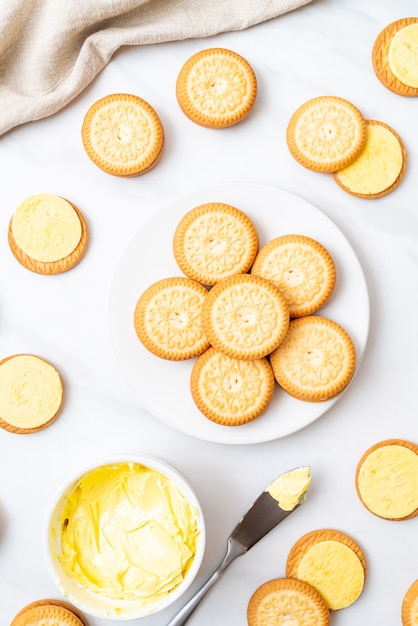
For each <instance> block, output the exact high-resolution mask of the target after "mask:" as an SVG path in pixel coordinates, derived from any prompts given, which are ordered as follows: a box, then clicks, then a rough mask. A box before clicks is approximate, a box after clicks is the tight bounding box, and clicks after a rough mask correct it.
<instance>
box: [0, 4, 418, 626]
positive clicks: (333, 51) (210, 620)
mask: <svg viewBox="0 0 418 626" xmlns="http://www.w3.org/2000/svg"><path fill="white" fill-rule="evenodd" d="M414 14H416V2H415V0H398V1H397V2H396V3H394V2H392V1H391V0H382V1H380V2H377V1H374V2H367V3H366V2H364V1H363V0H334V1H332V0H313V2H312V3H310V4H309V5H307V6H305V7H303V8H301V9H299V10H297V11H295V12H292V13H288V14H286V15H284V16H282V17H280V18H278V19H276V20H272V21H270V22H268V23H265V24H261V25H258V26H256V27H253V28H251V29H249V30H247V31H243V32H235V33H227V34H222V35H220V36H217V37H213V38H211V39H209V40H204V41H202V40H200V41H199V40H191V41H183V42H175V43H168V44H159V45H155V46H147V47H143V48H135V49H123V50H121V51H120V52H119V53H118V54H116V56H115V57H114V59H113V60H112V61H111V63H110V64H109V66H108V67H107V68H106V69H105V70H104V71H103V72H102V73H101V75H100V76H99V77H98V78H97V79H96V80H95V82H94V83H93V84H92V85H91V86H90V87H89V88H88V89H87V90H86V91H85V92H84V93H83V94H82V95H81V96H80V97H78V98H77V100H76V101H74V102H73V103H72V104H70V105H69V106H68V107H66V108H65V110H63V111H61V112H60V113H58V114H57V115H55V116H54V117H52V118H50V119H46V120H43V121H39V122H36V123H33V124H29V125H26V126H24V127H21V128H18V129H16V130H14V131H12V132H10V133H9V134H7V135H5V136H4V137H2V138H1V139H0V163H1V173H2V182H1V192H0V193H1V203H0V204H1V210H0V231H1V232H2V233H3V236H2V239H1V241H0V267H1V271H0V350H1V353H0V356H1V357H2V358H3V357H5V356H9V355H11V354H15V353H19V352H28V353H34V354H38V355H39V356H42V357H44V358H46V359H48V360H50V361H51V362H52V363H54V365H55V366H56V367H57V368H58V369H59V371H60V372H61V374H62V376H63V379H64V383H65V389H66V397H65V405H64V408H63V411H62V413H61V415H60V416H59V418H58V419H57V420H56V422H55V423H54V424H53V425H51V426H50V427H49V428H47V429H46V430H44V431H41V432H39V433H36V434H32V435H25V436H20V435H13V434H10V433H8V432H6V431H3V430H2V431H1V432H0V471H1V480H0V600H1V602H0V605H1V609H0V614H1V619H0V622H1V624H9V623H10V621H11V619H12V618H13V616H14V615H15V614H16V613H17V612H18V611H19V610H20V609H21V608H22V607H23V606H24V605H26V604H27V603H29V602H32V601H34V600H37V599H42V598H48V597H55V598H60V597H61V595H60V592H59V591H58V589H57V588H56V587H55V585H54V583H53V582H52V581H51V579H50V577H49V574H48V572H47V569H46V566H45V562H44V557H43V546H42V542H43V528H44V522H45V515H46V510H47V507H48V505H49V503H50V501H51V498H52V496H53V494H54V493H55V491H56V489H57V487H58V486H59V485H60V483H61V482H62V481H63V480H64V479H66V477H67V476H68V474H69V473H73V472H74V471H75V470H77V468H78V467H79V466H81V465H83V463H85V462H87V461H90V460H91V459H92V458H97V457H100V456H102V455H104V454H108V453H118V452H121V453H122V452H123V453H125V452H147V453H151V454H153V455H155V456H159V457H160V458H162V459H164V460H166V461H168V462H169V463H171V464H172V465H174V466H175V467H176V468H177V469H178V470H180V471H181V472H182V473H183V474H184V475H185V476H186V478H187V479H188V480H189V482H190V483H191V484H192V486H193V487H194V488H195V490H196V492H197V494H198V496H199V498H200V500H201V503H202V507H203V510H204V513H205V517H206V523H207V534H208V543H207V552H206V556H205V559H204V563H203V566H202V568H201V571H200V574H199V578H198V580H197V583H196V584H198V583H199V582H201V581H203V579H204V578H205V576H206V575H207V574H208V573H209V572H210V571H211V569H212V568H213V567H214V566H215V565H216V564H217V563H218V561H219V560H220V558H221V557H222V556H223V552H224V548H225V544H226V539H227V536H228V534H229V532H230V530H231V529H232V528H233V526H234V525H235V523H236V522H237V521H238V519H239V518H240V516H241V514H242V513H243V512H244V511H245V510H246V508H247V507H248V505H249V504H250V503H251V502H252V500H253V499H254V498H255V497H256V496H257V495H258V493H259V492H260V491H262V490H263V489H264V487H265V486H266V485H267V484H268V483H269V482H270V481H271V479H272V478H274V477H275V476H276V475H277V474H278V473H280V472H282V471H284V470H286V469H288V468H291V467H295V466H297V465H299V464H309V465H311V467H312V475H313V483H312V488H311V492H310V496H309V498H308V500H307V502H306V503H305V504H304V506H303V508H302V509H300V510H299V511H298V512H297V513H295V514H294V516H292V517H290V518H289V519H288V520H287V521H286V522H284V524H283V525H282V526H281V527H278V528H277V529H275V530H274V531H273V532H272V533H271V534H270V535H269V536H267V537H266V538H265V539H263V540H262V541H261V542H260V543H259V544H258V545H257V546H255V547H254V548H253V549H252V550H251V551H250V552H249V553H248V554H247V555H245V556H243V557H241V558H240V559H238V560H237V561H236V562H235V563H233V564H232V565H231V567H230V568H229V570H227V572H226V573H225V574H224V576H223V579H222V580H221V581H220V582H219V583H218V584H217V586H216V587H215V588H214V589H212V591H211V592H210V594H209V595H208V596H207V597H206V599H205V600H204V602H203V603H202V604H201V605H200V607H199V609H198V610H197V612H196V613H195V614H194V616H193V617H192V618H191V619H190V622H189V623H190V624H191V625H192V624H193V625H197V624H199V626H213V625H214V624H227V625H228V626H242V624H244V623H246V607H247V602H248V599H249V597H250V595H251V594H252V592H253V591H254V590H255V588H256V587H257V586H258V585H260V584H261V583H263V582H264V581H266V580H268V579H269V578H273V577H277V576H283V575H284V572H285V562H286V557H287V554H288V552H289V550H290V548H291V546H292V545H293V543H294V542H295V541H296V539H298V538H299V537H300V536H301V535H302V534H304V533H305V532H308V531H310V530H313V529H315V528H336V529H339V530H342V531H343V532H346V533H348V534H350V535H351V536H352V537H353V538H355V539H356V540H357V541H358V542H359V544H360V545H361V546H362V548H363V550H364V552H365V555H366V558H367V563H368V576H367V580H366V585H365V588H364V591H363V593H362V595H361V596H360V598H359V599H358V601H357V602H356V603H355V604H353V605H352V606H351V607H349V608H347V609H344V610H342V611H340V612H338V613H334V614H332V615H331V624H332V625H333V626H348V625H349V626H352V624H379V625H380V626H394V625H395V624H400V607H401V602H402V598H403V595H404V593H405V592H406V590H407V588H408V587H409V585H410V584H411V583H412V582H413V581H414V580H415V579H416V578H418V565H417V564H418V541H417V530H418V525H417V524H418V522H417V520H410V521H406V522H400V523H394V522H388V521H383V520H379V519H378V518H376V517H374V516H372V515H371V514H370V513H368V512H367V511H366V510H365V509H364V508H363V506H362V505H361V504H360V502H359V500H358V498H357V496H356V492H355V487H354V474H355V468H356V465H357V462H358V460H359V458H360V456H361V455H362V453H363V452H364V451H365V450H366V449H367V448H368V447H369V446H370V445H371V444H373V443H375V442H377V441H380V440H382V439H386V438H405V439H409V440H412V441H415V442H418V430H417V425H416V424H417V421H416V420H417V417H416V416H417V410H416V381H417V378H418V361H417V358H416V353H417V345H416V342H417V334H416V311H417V307H418V281H417V276H418V255H417V237H418V208H417V180H418V149H417V141H416V138H417V136H418V116H417V114H416V106H417V103H416V100H415V99H413V98H410V99H407V98H402V97H400V96H396V95H395V94H393V93H391V92H389V91H387V90H386V89H385V88H384V87H383V86H382V85H381V84H380V83H379V81H378V80H377V78H376V77H375V75H374V72H373V69H372V65H371V49H372V45H373V42H374V39H375V37H376V36H377V34H378V33H379V32H380V30H381V29H382V28H383V27H384V26H385V25H386V24H388V23H389V22H391V21H393V20H395V19H397V18H401V17H406V16H411V15H414ZM214 45H216V46H218V45H219V46H224V47H229V48H231V49H234V50H236V51H237V52H239V53H241V54H242V55H243V56H245V57H246V58H247V59H248V60H249V61H250V62H251V64H252V66H253V68H254V70H255V72H256V74H257V78H258V98H257V102H256V106H255V108H254V110H253V112H252V113H251V115H250V116H249V117H248V118H247V119H246V121H245V122H243V123H241V124H239V125H237V126H235V127H232V128H230V129H225V130H222V131H211V130H207V129H203V128H200V127H198V126H196V125H194V124H193V123H191V122H190V121H189V120H187V119H186V118H185V117H184V115H183V114H182V112H181V111H180V109H179V107H178V105H177V102H176V99H175V93H174V86H175V80H176V76H177V73H178V71H179V69H180V67H181V65H182V64H183V62H184V61H185V60H186V59H187V58H188V57H189V56H190V55H191V54H192V53H194V52H195V51H197V50H199V49H202V48H205V47H209V46H214ZM117 91H125V92H132V93H136V94H138V95H140V96H141V97H143V98H145V99H146V100H148V101H149V102H150V103H151V104H152V105H153V106H154V107H155V108H156V110H157V111H158V112H159V114H160V117H161V119H162V122H163V124H164V128H165V133H166V145H165V150H164V154H163V156H162V158H161V161H160V162H159V163H158V165H157V166H156V167H155V168H154V169H153V170H151V171H150V172H149V173H147V174H145V175H144V176H141V177H138V178H134V179H128V180H123V179H118V178H114V177H111V176H108V175H106V174H104V173H103V172H101V171H100V170H98V169H97V168H96V167H95V166H94V165H93V164H92V163H91V162H90V161H89V160H88V158H87V157H86V155H85V153H84V151H83V148H82V145H81V139H80V126H81V122H82V119H83V116H84V114H85V112H86V110H87V108H88V107H89V106H90V104H91V103H92V102H93V101H95V100H96V99H98V98H99V97H101V96H103V95H105V94H107V93H110V92H117ZM330 93H332V94H335V95H339V96H342V97H345V98H347V99H349V100H351V101H352V102H353V103H354V104H356V105H357V106H358V107H359V108H360V109H361V110H362V112H363V113H364V115H365V117H367V118H375V119H379V120H382V121H384V122H386V123H388V124H390V125H391V126H392V127H393V128H395V130H397V132H398V133H399V134H400V136H401V137H402V138H403V140H404V142H405V144H406V147H407V150H408V156H409V162H408V169H407V173H406V175H405V178H404V180H403V182H402V184H401V185H400V187H399V188H398V189H397V190H395V191H394V192H393V193H392V194H390V195H388V196H386V197H384V198H381V199H379V200H372V201H369V200H362V199H356V198H354V197H352V196H349V195H348V194H345V193H344V192H343V191H342V190H341V189H340V188H339V187H337V186H336V184H335V183H334V182H333V180H332V178H331V177H330V176H327V175H321V174H316V173H313V172H309V171H308V170H305V169H304V168H302V167H301V166H300V165H298V164H297V163H296V162H295V161H294V160H293V159H292V157H291V156H290V154H289V152H288V150H287V147H286V143H285V129H286V125H287V121H288V119H289V117H290V115H291V114H292V112H293V111H294V110H295V108H296V107H297V106H299V104H301V103H302V102H303V101H305V100H307V99H308V98H310V97H313V96H317V95H322V94H330ZM230 181H233V182H255V183H261V184H266V185H272V186H275V187H279V188H282V189H284V190H286V191H289V192H291V193H294V194H297V195H299V196H300V197H301V198H303V199H305V200H307V201H308V202H310V203H312V204H313V205H314V206H316V207H317V208H318V209H320V210H321V211H322V212H323V213H324V214H325V215H327V216H328V217H329V218H331V219H332V220H333V221H334V223H335V224H336V225H337V226H338V227H339V228H340V229H341V231H342V232H343V233H344V234H345V236H346V237H347V239H348V240H349V241H350V243H351V245H352V247H353V249H354V250H355V251H356V254H357V256H358V259H359V260H360V263H361V265H362V267H363V270H364V274H365V276H366V280H367V284H368V289H369V294H370V306H371V323H370V334H369V341H368V345H367V350H366V353H365V356H364V359H363V362H362V364H361V367H360V369H359V372H358V374H357V376H356V377H355V379H354V381H353V383H352V385H351V386H350V388H349V390H348V391H347V393H346V394H345V395H344V396H343V397H342V398H341V399H340V400H339V402H338V403H336V404H335V405H334V406H333V407H332V408H331V410H330V411H329V412H327V413H326V414H325V415H324V416H323V417H321V418H320V419H319V420H317V421H316V422H315V423H313V424H311V425H310V426H308V427H307V428H305V429H303V430H301V431H299V432H296V433H294V434H291V435H289V436H287V437H285V438H282V439H277V440H273V441H268V442H264V443H257V444H247V445H237V446H236V445H231V444H219V443H213V442H208V441H202V440H200V439H196V438H192V437H189V436H188V435H185V434H182V433H180V432H177V431H176V430H173V429H171V428H170V427H168V426H167V425H165V424H163V423H161V422H160V421H158V420H156V419H155V418H154V417H152V416H151V415H149V414H147V413H145V412H144V411H143V410H141V407H140V406H139V405H138V402H137V400H136V396H135V394H134V392H133V390H132V389H131V387H130V386H129V385H128V383H127V381H126V380H125V378H124V377H123V375H122V373H121V372H120V370H119V368H118V365H117V363H116V360H115V357H114V355H113V352H112V346H111V342H110V339H109V334H108V321H107V303H108V292H109V287H110V283H111V278H112V275H113V272H114V271H115V268H116V267H117V264H118V261H119V259H120V258H121V255H122V254H123V251H124V249H125V246H126V245H127V244H128V242H129V240H130V239H131V237H132V235H133V234H134V233H135V232H136V231H137V230H138V229H139V228H141V226H142V225H143V224H144V222H145V221H146V220H147V219H148V218H149V217H151V216H153V215H155V214H156V213H157V212H158V210H159V209H160V208H161V207H162V206H163V205H165V204H166V203H168V202H170V201H171V200H173V198H176V197H177V196H180V195H183V194H186V193H189V192H190V191H191V190H194V189H199V188H201V187H207V186H208V185H211V184H214V183H216V184H218V183H223V182H230ZM44 191H47V192H50V193H56V194H58V195H62V196H64V197H67V198H68V199H70V200H71V201H72V202H74V203H75V204H76V205H78V206H79V208H80V209H81V210H82V212H83V213H84V215H85V217H86V219H87V221H88V225H89V231H90V244H89V247H88V251H87V253H86V255H85V257H84V258H83V260H82V261H81V262H80V263H79V265H77V266H76V267H75V268H73V269H72V270H71V271H69V272H67V273H65V274H62V275H58V276H39V275H36V274H33V273H31V272H29V271H27V270H25V269H24V268H23V267H21V266H20V265H19V264H18V263H17V262H16V260H15V259H14V257H13V256H12V254H11V252H10V250H9V248H8V244H7V227H8V223H9V220H10V218H11V215H12V213H13V211H14V209H15V207H16V206H17V205H18V204H19V203H20V202H21V201H22V200H23V199H24V198H25V197H27V196H29V195H31V194H34V193H40V192H44ZM161 227H162V228H163V227H164V225H163V224H162V225H161ZM140 271H146V268H141V270H140ZM352 307H353V311H354V310H355V308H356V302H355V298H353V302H352ZM163 390H164V380H162V381H161V391H162V393H163ZM278 419H279V418H278ZM180 604H181V603H178V605H177V606H176V607H174V608H172V609H170V610H166V611H165V612H164V613H162V614H160V615H158V616H154V617H152V618H147V619H144V620H142V623H143V624H144V626H163V625H164V624H165V623H167V622H168V620H169V618H170V617H171V615H172V614H174V612H175V609H176V608H179V606H180ZM88 621H89V624H90V625H91V626H105V625H106V624H109V626H110V624H113V623H114V622H109V621H106V620H100V619H96V618H93V617H88Z"/></svg>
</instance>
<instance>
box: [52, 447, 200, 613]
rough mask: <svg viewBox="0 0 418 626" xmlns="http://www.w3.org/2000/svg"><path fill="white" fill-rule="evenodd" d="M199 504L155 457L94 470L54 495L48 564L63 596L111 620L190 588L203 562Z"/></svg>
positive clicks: (156, 606) (159, 605)
mask: <svg viewBox="0 0 418 626" xmlns="http://www.w3.org/2000/svg"><path fill="white" fill-rule="evenodd" d="M204 536H205V532H204V523H203V516H202V512H201V509H200V506H199V504H198V502H197V500H196V497H195V495H194V494H193V492H192V490H191V488H190V487H189V486H188V484H187V483H186V482H185V481H184V479H183V478H182V477H181V476H180V475H179V474H178V473H177V472H176V471H175V470H173V468H170V467H169V466H167V465H166V464H163V463H162V462H161V461H157V460H155V459H147V458H144V459H138V460H129V459H127V460H121V461H114V462H111V463H105V464H101V465H98V466H96V467H92V468H91V469H89V470H88V471H86V472H85V473H84V474H82V475H81V476H80V477H78V478H77V479H76V480H75V481H72V482H71V484H70V485H69V487H67V489H66V490H65V491H64V493H63V494H62V495H61V496H60V497H59V499H58V501H57V504H55V506H54V509H53V513H52V515H51V518H50V521H49V524H48V559H49V561H50V564H52V566H53V573H54V577H55V578H56V580H57V582H58V584H59V586H60V588H61V590H62V591H63V593H64V595H65V596H66V597H67V598H68V599H69V600H70V601H72V602H73V604H74V605H76V606H78V607H79V608H80V609H81V610H84V611H86V612H87V613H90V614H92V615H96V616H100V617H108V618H112V619H136V618H139V617H144V616H146V615H151V614H153V613H155V612H157V611H159V610H162V609H163V608H166V607H167V606H168V605H169V604H171V603H172V602H174V601H175V600H176V599H177V598H178V597H179V596H180V595H181V594H182V593H184V591H185V590H186V588H188V587H189V585H190V584H191V582H192V580H193V578H194V576H195V575H196V573H197V570H198V568H199V566H200V563H201V560H202V558H203V551H204Z"/></svg>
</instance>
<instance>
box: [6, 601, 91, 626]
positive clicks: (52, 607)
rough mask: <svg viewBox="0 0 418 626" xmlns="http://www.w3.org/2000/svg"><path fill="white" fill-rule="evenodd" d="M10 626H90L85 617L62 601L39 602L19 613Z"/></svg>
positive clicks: (32, 603) (31, 604)
mask: <svg viewBox="0 0 418 626" xmlns="http://www.w3.org/2000/svg"><path fill="white" fill-rule="evenodd" d="M10 626H88V622H87V620H86V618H85V617H84V615H82V613H81V612H80V611H79V610H78V609H76V608H75V607H74V606H72V605H71V604H69V603H68V602H64V601H62V600H49V599H48V600H37V601H36V602H31V603H30V604H28V605H27V606H25V607H24V608H23V609H21V610H20V611H19V613H17V615H16V616H15V617H14V618H13V620H12V622H11V624H10Z"/></svg>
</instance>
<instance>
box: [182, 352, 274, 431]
mask: <svg viewBox="0 0 418 626" xmlns="http://www.w3.org/2000/svg"><path fill="white" fill-rule="evenodd" d="M190 390H191V394H192V398H193V400H194V402H195V404H196V406H197V407H198V409H199V410H200V412H201V413H203V415H205V417H207V418H208V419H210V420H211V421H212V422H216V423H217V424H222V425H224V426H240V425H241V424H246V423H248V422H251V421H253V420H254V419H255V418H256V417H258V416H259V415H261V413H262V412H263V411H264V410H265V409H266V407H267V406H268V404H269V402H270V400H271V398H272V396H273V391H274V376H273V372H272V369H271V367H270V364H269V362H268V360H267V359H265V358H261V359H256V360H249V359H246V360H243V359H233V358H231V357H229V356H227V355H226V354H222V353H221V352H218V351H217V350H214V348H212V347H210V348H209V349H208V350H206V351H205V352H204V353H203V354H202V355H200V356H199V358H198V359H197V360H196V362H195V364H194V365H193V369H192V373H191V378H190Z"/></svg>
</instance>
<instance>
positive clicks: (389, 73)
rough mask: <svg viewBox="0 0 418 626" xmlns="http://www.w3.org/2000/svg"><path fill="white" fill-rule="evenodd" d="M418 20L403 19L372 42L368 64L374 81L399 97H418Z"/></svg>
mask: <svg viewBox="0 0 418 626" xmlns="http://www.w3.org/2000/svg"><path fill="white" fill-rule="evenodd" d="M417 55H418V17H404V18H401V19H398V20H395V21H394V22H391V23H390V24H388V25H387V26H385V28H383V29H382V30H381V31H380V33H379V34H378V36H377V37H376V39H375V42H374V44H373V49H372V64H373V69H374V71H375V74H376V76H377V78H378V79H379V80H380V82H381V83H382V84H383V85H384V86H385V87H386V88H387V89H389V90H390V91H392V92H393V93H396V94H398V95H400V96H418V65H417Z"/></svg>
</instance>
